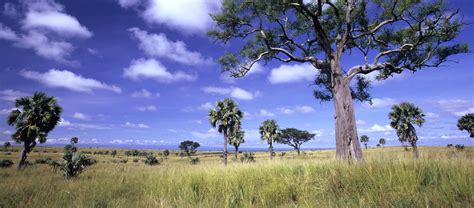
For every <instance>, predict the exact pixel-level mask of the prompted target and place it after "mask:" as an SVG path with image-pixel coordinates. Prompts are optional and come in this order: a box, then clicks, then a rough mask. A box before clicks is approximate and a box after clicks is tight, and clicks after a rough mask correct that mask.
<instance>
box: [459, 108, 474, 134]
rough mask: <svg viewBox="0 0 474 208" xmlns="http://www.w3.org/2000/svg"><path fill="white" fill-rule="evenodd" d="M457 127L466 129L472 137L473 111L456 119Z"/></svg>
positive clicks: (473, 128) (473, 125)
mask: <svg viewBox="0 0 474 208" xmlns="http://www.w3.org/2000/svg"><path fill="white" fill-rule="evenodd" d="M458 128H459V130H461V131H467V132H468V133H469V134H470V137H471V138H474V113H468V114H466V115H464V116H462V117H461V118H459V120H458Z"/></svg>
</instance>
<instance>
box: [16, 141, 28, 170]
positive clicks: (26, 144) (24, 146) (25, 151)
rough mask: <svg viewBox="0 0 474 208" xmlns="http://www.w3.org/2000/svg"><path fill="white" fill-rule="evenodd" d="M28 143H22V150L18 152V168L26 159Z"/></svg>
mask: <svg viewBox="0 0 474 208" xmlns="http://www.w3.org/2000/svg"><path fill="white" fill-rule="evenodd" d="M29 148H30V145H29V144H28V143H24V144H23V150H22V151H21V154H20V162H19V163H18V169H21V168H22V167H23V165H24V163H25V161H26V158H27V154H28V152H29Z"/></svg>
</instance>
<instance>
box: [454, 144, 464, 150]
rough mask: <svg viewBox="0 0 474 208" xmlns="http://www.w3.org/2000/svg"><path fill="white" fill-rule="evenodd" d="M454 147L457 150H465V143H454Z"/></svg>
mask: <svg viewBox="0 0 474 208" xmlns="http://www.w3.org/2000/svg"><path fill="white" fill-rule="evenodd" d="M454 148H456V150H463V149H464V144H456V145H454Z"/></svg>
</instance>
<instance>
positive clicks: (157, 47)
mask: <svg viewBox="0 0 474 208" xmlns="http://www.w3.org/2000/svg"><path fill="white" fill-rule="evenodd" d="M129 31H130V32H132V33H133V36H134V37H135V38H136V39H138V40H139V41H140V45H139V47H140V49H141V50H142V51H143V52H145V54H147V55H148V56H154V57H160V58H166V59H169V60H172V61H176V62H178V63H181V64H186V65H201V64H208V63H211V62H212V60H211V59H210V58H204V57H203V56H202V55H201V54H200V53H199V52H196V51H190V50H189V49H188V48H187V46H186V44H185V43H184V42H182V41H172V40H169V39H168V38H167V37H166V35H165V34H164V33H159V34H150V33H148V32H147V31H144V30H141V29H139V28H136V27H134V28H130V29H129Z"/></svg>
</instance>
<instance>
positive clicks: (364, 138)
mask: <svg viewBox="0 0 474 208" xmlns="http://www.w3.org/2000/svg"><path fill="white" fill-rule="evenodd" d="M360 142H362V143H364V145H365V149H367V143H368V142H369V137H368V136H367V135H362V136H361V137H360Z"/></svg>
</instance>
